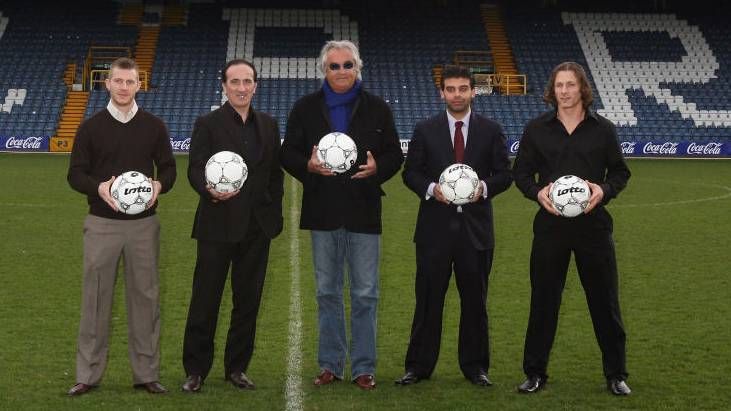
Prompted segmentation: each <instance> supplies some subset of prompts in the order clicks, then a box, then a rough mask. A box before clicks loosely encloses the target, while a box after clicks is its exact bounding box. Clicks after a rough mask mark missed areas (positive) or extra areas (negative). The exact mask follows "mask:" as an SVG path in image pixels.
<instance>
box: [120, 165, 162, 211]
mask: <svg viewBox="0 0 731 411" xmlns="http://www.w3.org/2000/svg"><path fill="white" fill-rule="evenodd" d="M110 194H111V195H112V201H114V204H115V205H116V206H117V208H118V209H119V211H121V212H122V213H125V214H130V215H134V214H139V213H141V212H143V211H145V210H146V209H147V207H148V206H150V200H152V183H151V182H150V179H149V178H147V176H146V175H144V174H142V173H140V172H139V171H127V172H125V173H122V174H121V175H120V176H119V177H117V178H116V179H115V180H114V182H113V183H112V187H111V189H110Z"/></svg>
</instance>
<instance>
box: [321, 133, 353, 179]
mask: <svg viewBox="0 0 731 411" xmlns="http://www.w3.org/2000/svg"><path fill="white" fill-rule="evenodd" d="M357 158H358V148H357V147H356V146H355V141H353V139H352V138H350V137H349V136H348V135H347V134H344V133H338V132H337V131H336V132H332V133H329V134H325V136H324V137H322V138H321V139H320V142H319V143H317V159H318V160H320V161H321V162H322V163H323V165H324V166H325V168H328V169H330V170H332V171H333V172H335V173H344V172H346V171H348V170H350V167H352V166H353V164H355V160H356V159H357Z"/></svg>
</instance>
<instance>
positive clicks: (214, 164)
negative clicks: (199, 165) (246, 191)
mask: <svg viewBox="0 0 731 411" xmlns="http://www.w3.org/2000/svg"><path fill="white" fill-rule="evenodd" d="M248 176H249V168H248V167H247V166H246V163H245V162H244V159H243V158H241V156H240V155H238V154H236V153H234V152H233V151H219V152H218V153H216V154H214V155H212V156H211V158H209V159H208V162H207V163H206V182H207V183H208V185H210V186H211V187H212V188H213V189H214V190H216V191H218V192H219V193H231V192H234V191H236V190H239V189H241V186H243V185H244V182H245V181H246V178H247V177H248Z"/></svg>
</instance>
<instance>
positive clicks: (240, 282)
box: [183, 221, 270, 378]
mask: <svg viewBox="0 0 731 411" xmlns="http://www.w3.org/2000/svg"><path fill="white" fill-rule="evenodd" d="M269 244H270V239H269V238H267V237H266V236H265V235H264V233H263V232H262V231H261V229H260V228H259V226H258V224H257V223H256V222H254V221H252V222H251V224H249V231H248V233H247V235H246V237H245V238H244V239H243V240H242V241H240V242H238V243H222V242H211V241H202V240H198V256H197V260H196V264H195V273H194V274H193V293H192V296H191V300H190V308H189V309H188V321H187V323H186V326H185V339H184V342H183V367H184V368H185V372H186V374H187V375H192V374H196V375H201V376H203V377H204V378H205V377H206V376H207V375H208V372H209V371H210V370H211V366H212V365H213V352H214V347H213V339H214V337H215V334H216V323H217V320H218V310H219V308H220V305H221V294H222V293H223V289H224V286H225V283H226V277H227V275H228V270H229V266H230V267H231V290H232V294H233V296H232V299H233V309H232V310H231V324H230V325H229V329H228V338H227V340H226V351H225V355H224V368H225V373H226V374H225V375H226V376H228V375H229V374H230V373H232V372H239V371H246V369H247V368H248V366H249V362H250V361H251V356H252V354H253V352H254V337H255V335H256V317H257V314H258V313H259V303H260V301H261V293H262V288H263V286H264V277H265V274H266V268H267V261H268V258H269Z"/></svg>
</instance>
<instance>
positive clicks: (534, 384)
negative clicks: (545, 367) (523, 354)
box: [518, 375, 546, 394]
mask: <svg viewBox="0 0 731 411" xmlns="http://www.w3.org/2000/svg"><path fill="white" fill-rule="evenodd" d="M545 386H546V377H541V376H540V375H529V376H528V378H527V379H526V380H525V381H523V383H522V384H520V385H519V386H518V392H519V393H522V394H533V393H536V392H538V391H540V390H542V389H543V387H545Z"/></svg>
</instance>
